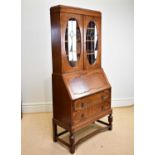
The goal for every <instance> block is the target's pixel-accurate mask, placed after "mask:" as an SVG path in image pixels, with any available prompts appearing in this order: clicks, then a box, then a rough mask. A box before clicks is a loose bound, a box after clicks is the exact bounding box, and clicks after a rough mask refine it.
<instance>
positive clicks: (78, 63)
mask: <svg viewBox="0 0 155 155" xmlns="http://www.w3.org/2000/svg"><path fill="white" fill-rule="evenodd" d="M60 18H61V23H60V24H61V48H62V51H61V52H62V53H61V54H62V60H61V62H62V72H63V73H64V72H72V71H77V70H82V69H83V16H82V15H76V14H70V13H63V14H61V17H60Z"/></svg>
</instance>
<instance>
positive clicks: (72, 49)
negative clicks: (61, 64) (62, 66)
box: [65, 18, 81, 67]
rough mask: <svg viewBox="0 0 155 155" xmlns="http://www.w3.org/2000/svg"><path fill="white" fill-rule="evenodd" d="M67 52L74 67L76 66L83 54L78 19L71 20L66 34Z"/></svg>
mask: <svg viewBox="0 0 155 155" xmlns="http://www.w3.org/2000/svg"><path fill="white" fill-rule="evenodd" d="M65 50H66V54H67V59H68V61H69V64H70V65H71V66H72V67H75V66H76V63H77V61H78V60H79V58H80V53H81V34H80V29H79V25H78V22H77V20H76V19H74V18H70V19H69V20H68V23H67V28H66V32H65Z"/></svg>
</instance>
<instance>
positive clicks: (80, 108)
mask: <svg viewBox="0 0 155 155" xmlns="http://www.w3.org/2000/svg"><path fill="white" fill-rule="evenodd" d="M110 102H111V92H110V89H108V90H105V91H103V92H101V93H98V94H95V95H91V96H89V97H85V98H82V99H79V100H76V101H75V102H74V103H73V123H74V124H76V123H79V122H81V121H85V120H86V119H90V118H92V117H93V116H96V115H99V114H101V113H103V112H105V111H106V110H107V109H110Z"/></svg>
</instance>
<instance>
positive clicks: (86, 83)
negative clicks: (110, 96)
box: [63, 69, 111, 100]
mask: <svg viewBox="0 0 155 155" xmlns="http://www.w3.org/2000/svg"><path fill="white" fill-rule="evenodd" d="M63 80H64V83H65V85H66V88H67V90H68V93H69V95H70V97H71V99H72V100H76V99H78V98H81V97H84V96H88V95H91V94H93V93H97V92H100V91H103V90H105V89H108V88H111V86H110V84H109V82H108V80H107V77H106V75H105V73H104V71H103V70H102V69H96V70H92V71H84V70H83V71H79V72H77V73H75V72H74V74H72V73H70V74H64V75H63Z"/></svg>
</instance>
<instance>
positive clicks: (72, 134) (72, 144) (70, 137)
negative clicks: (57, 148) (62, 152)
mask: <svg viewBox="0 0 155 155" xmlns="http://www.w3.org/2000/svg"><path fill="white" fill-rule="evenodd" d="M69 141H70V153H72V154H73V153H74V152H75V136H74V133H72V132H71V133H70V136H69Z"/></svg>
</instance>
